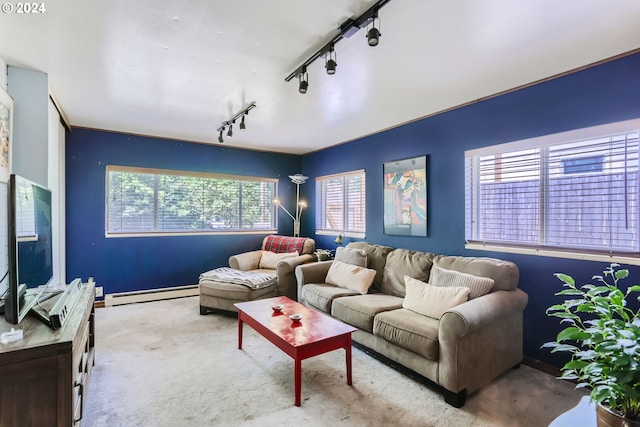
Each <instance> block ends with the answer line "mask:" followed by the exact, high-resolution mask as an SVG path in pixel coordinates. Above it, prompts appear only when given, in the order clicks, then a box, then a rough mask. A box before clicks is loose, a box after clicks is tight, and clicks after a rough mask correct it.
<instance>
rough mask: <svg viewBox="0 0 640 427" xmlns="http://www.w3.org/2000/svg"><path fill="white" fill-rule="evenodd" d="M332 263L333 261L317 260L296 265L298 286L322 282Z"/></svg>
mask: <svg viewBox="0 0 640 427" xmlns="http://www.w3.org/2000/svg"><path fill="white" fill-rule="evenodd" d="M332 263H333V261H319V262H314V263H310V264H304V265H299V266H298V267H296V279H297V280H298V288H301V287H303V286H304V285H306V284H307V283H324V279H325V278H326V277H327V272H328V271H329V267H331V264H332Z"/></svg>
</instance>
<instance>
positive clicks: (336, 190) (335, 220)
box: [316, 170, 366, 237]
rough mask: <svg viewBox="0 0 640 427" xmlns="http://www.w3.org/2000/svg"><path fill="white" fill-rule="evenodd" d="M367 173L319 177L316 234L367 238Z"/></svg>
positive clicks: (359, 171) (361, 171)
mask: <svg viewBox="0 0 640 427" xmlns="http://www.w3.org/2000/svg"><path fill="white" fill-rule="evenodd" d="M365 201H366V191H365V171H364V170H358V171H353V172H347V173H343V174H336V175H330V176H322V177H318V178H316V233H318V234H339V233H345V235H347V236H350V237H364V236H365V231H366V214H365V211H366V203H365Z"/></svg>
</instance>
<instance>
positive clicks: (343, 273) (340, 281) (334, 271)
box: [325, 261, 376, 295]
mask: <svg viewBox="0 0 640 427" xmlns="http://www.w3.org/2000/svg"><path fill="white" fill-rule="evenodd" d="M375 276H376V271H375V270H372V269H370V268H365V267H361V266H358V265H353V264H347V263H346V262H342V261H333V262H332V263H331V267H329V271H328V272H327V277H326V279H325V282H326V283H327V284H329V285H334V286H338V287H341V288H347V289H349V290H352V291H356V292H359V293H360V294H362V295H364V294H366V293H367V292H368V291H369V288H370V287H371V284H372V283H373V278H374V277H375Z"/></svg>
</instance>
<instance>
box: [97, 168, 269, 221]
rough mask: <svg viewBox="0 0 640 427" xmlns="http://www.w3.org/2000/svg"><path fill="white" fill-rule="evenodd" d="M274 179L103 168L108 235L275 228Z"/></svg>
mask: <svg viewBox="0 0 640 427" xmlns="http://www.w3.org/2000/svg"><path fill="white" fill-rule="evenodd" d="M276 183H277V180H276V179H266V178H253V177H236V176H225V175H213V174H203V173H190V172H180V171H158V170H149V169H140V168H126V167H117V166H108V167H107V223H106V227H107V233H108V234H109V233H114V234H115V233H176V232H179V233H185V232H186V233H198V232H215V231H239V230H242V231H251V230H275V228H276V226H275V215H274V207H273V204H272V200H273V199H274V198H275V194H276Z"/></svg>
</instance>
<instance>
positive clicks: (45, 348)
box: [0, 283, 95, 427]
mask: <svg viewBox="0 0 640 427" xmlns="http://www.w3.org/2000/svg"><path fill="white" fill-rule="evenodd" d="M94 288H95V284H93V283H91V284H83V285H82V290H81V294H80V297H79V298H78V301H77V303H76V305H75V306H74V307H73V310H72V313H70V314H69V316H68V317H67V319H66V321H65V323H64V325H62V327H61V328H60V329H56V330H53V329H51V328H50V327H49V326H47V325H45V324H44V323H43V322H42V321H40V320H39V319H36V318H35V317H33V315H32V314H29V315H27V316H26V317H25V318H24V319H23V320H22V322H20V324H18V325H12V324H10V323H7V322H6V321H5V320H4V317H3V318H2V320H0V333H1V332H5V331H10V330H11V328H12V327H13V328H15V329H22V330H23V333H24V338H23V339H22V341H18V342H14V343H8V344H0V408H2V410H1V411H0V426H44V425H47V426H59V427H62V426H65V427H68V426H79V425H80V424H81V423H82V415H83V407H84V398H85V396H86V388H87V386H88V383H89V377H90V375H91V368H92V367H93V364H94V356H95V327H94V325H95V324H94V302H95V289H94Z"/></svg>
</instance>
